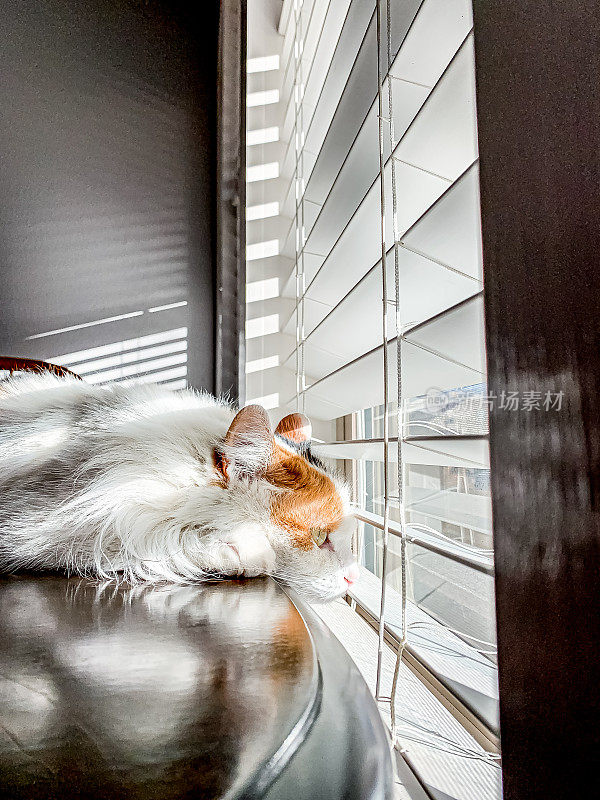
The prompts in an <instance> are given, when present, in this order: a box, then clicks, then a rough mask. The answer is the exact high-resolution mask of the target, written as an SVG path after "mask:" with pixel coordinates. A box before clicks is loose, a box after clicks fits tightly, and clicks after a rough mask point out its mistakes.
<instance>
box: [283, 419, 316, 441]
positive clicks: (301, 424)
mask: <svg viewBox="0 0 600 800" xmlns="http://www.w3.org/2000/svg"><path fill="white" fill-rule="evenodd" d="M275 433H278V434H279V435H280V436H283V437H285V438H286V439H290V440H291V441H292V442H296V443H297V444H306V443H307V442H310V440H311V437H312V425H311V423H310V420H309V418H308V417H307V416H306V415H305V414H300V413H299V412H297V413H295V414H288V415H287V417H284V418H283V419H282V420H281V422H280V423H279V425H278V426H277V427H276V428H275Z"/></svg>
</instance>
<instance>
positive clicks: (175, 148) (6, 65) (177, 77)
mask: <svg viewBox="0 0 600 800" xmlns="http://www.w3.org/2000/svg"><path fill="white" fill-rule="evenodd" d="M196 7H197V8H199V9H200V10H201V17H199V18H196V17H194V15H193V14H192V13H191V11H189V9H194V8H196ZM218 8H219V3H218V0H204V2H202V4H201V5H198V6H196V4H193V3H183V2H182V3H177V2H167V0H164V1H162V2H158V1H153V0H2V2H1V3H0V9H1V13H2V24H1V25H0V75H1V76H2V80H1V81H0V319H1V322H0V354H2V355H19V356H28V357H37V358H50V357H57V356H59V355H61V354H66V353H72V352H73V351H81V350H85V349H87V348H90V347H96V346H99V345H106V344H109V345H110V344H115V343H118V342H121V341H123V340H129V339H132V338H136V337H140V336H146V335H148V334H158V336H159V338H160V336H161V335H167V336H168V332H169V331H173V330H175V329H179V328H184V327H185V328H187V329H188V334H187V347H188V350H187V352H188V364H187V367H188V369H187V379H188V380H189V382H190V383H192V384H193V385H195V386H198V387H204V388H206V389H209V390H213V388H214V373H215V364H214V295H215V238H216V222H215V202H216V89H217V81H216V74H217V33H218ZM183 301H186V302H187V306H182V307H179V308H177V309H172V310H166V311H159V312H154V313H150V312H149V311H148V309H150V308H154V307H156V306H162V305H166V304H171V303H177V302H183ZM136 312H142V313H141V314H139V313H137V314H136V316H132V317H130V318H128V319H124V320H121V321H115V322H109V323H104V324H95V325H91V326H89V327H85V328H80V329H78V330H75V331H70V332H65V333H60V334H52V335H50V336H43V337H40V338H34V339H31V338H29V337H32V336H36V335H37V334H41V333H46V332H49V331H53V330H56V329H61V328H66V327H70V326H76V325H82V324H85V323H90V322H95V321H98V320H102V319H106V318H110V317H114V316H119V315H124V314H133V313H136ZM181 347H183V344H181V343H180V351H181ZM167 349H168V348H167ZM179 355H180V356H181V352H180V353H179ZM151 356H152V354H150V358H148V360H149V361H151V362H156V360H157V359H156V358H152V357H151ZM139 358H142V359H144V358H147V356H146V354H145V353H144V348H143V347H142V349H141V350H140V355H139ZM161 358H162V361H160V362H159V363H158V364H157V365H156V369H155V368H154V366H153V365H152V363H151V364H150V365H148V364H147V363H146V365H145V366H143V367H140V370H145V372H146V373H153V372H163V371H164V370H165V369H168V368H169V366H168V358H169V356H168V354H167V355H166V356H165V355H164V354H163V355H162V356H161ZM165 358H166V359H167V361H165V360H164V359H165ZM141 363H144V361H142V362H141ZM181 367H182V365H179V369H180V370H181ZM75 369H76V367H75ZM76 371H77V369H76Z"/></svg>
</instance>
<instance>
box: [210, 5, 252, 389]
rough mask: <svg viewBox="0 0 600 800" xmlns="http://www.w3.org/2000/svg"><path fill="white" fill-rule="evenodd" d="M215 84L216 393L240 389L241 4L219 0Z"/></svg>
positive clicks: (242, 376)
mask: <svg viewBox="0 0 600 800" xmlns="http://www.w3.org/2000/svg"><path fill="white" fill-rule="evenodd" d="M219 36H220V49H219V82H218V113H217V116H218V153H217V166H218V180H217V183H218V191H217V301H216V314H217V328H216V353H215V354H216V374H215V379H216V391H217V394H219V395H221V394H222V395H226V396H228V397H230V398H231V399H232V400H236V401H238V402H239V404H240V405H243V403H244V399H245V391H246V369H245V368H246V330H245V328H246V325H245V321H246V0H222V3H221V17H220V29H219Z"/></svg>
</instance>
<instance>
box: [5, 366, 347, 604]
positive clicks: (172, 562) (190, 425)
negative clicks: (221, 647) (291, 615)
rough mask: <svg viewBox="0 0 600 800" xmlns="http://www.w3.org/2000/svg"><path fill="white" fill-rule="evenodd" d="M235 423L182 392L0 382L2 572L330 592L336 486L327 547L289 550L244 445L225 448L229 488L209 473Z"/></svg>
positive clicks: (338, 564)
mask: <svg viewBox="0 0 600 800" xmlns="http://www.w3.org/2000/svg"><path fill="white" fill-rule="evenodd" d="M234 417H235V411H234V410H233V409H232V408H230V407H229V406H228V405H226V404H225V403H222V402H219V401H217V400H215V399H214V398H212V397H210V396H209V395H206V394H199V393H196V392H193V391H190V390H185V391H182V392H171V391H168V390H166V389H162V388H160V387H157V386H137V387H128V388H125V387H122V386H117V385H114V386H108V387H107V386H94V385H89V384H86V383H83V382H81V381H77V380H75V379H64V378H56V377H54V376H52V375H22V376H18V377H15V378H12V379H10V380H8V381H5V382H2V383H1V384H0V569H3V570H5V571H6V570H16V569H57V568H59V569H65V570H67V571H69V572H77V573H81V574H97V575H99V576H103V577H114V576H117V575H121V576H124V578H125V579H127V580H131V581H140V580H142V581H150V582H159V581H163V580H166V581H178V582H185V581H195V580H199V579H202V578H206V577H211V576H214V575H241V574H244V575H246V576H252V575H258V574H269V575H273V576H275V577H278V578H280V579H282V580H284V581H286V582H288V583H290V584H292V585H294V586H296V587H297V588H299V589H301V590H302V589H305V590H308V591H309V592H310V593H312V594H313V595H314V596H317V597H319V598H322V599H328V598H331V597H334V596H337V595H340V594H341V593H343V591H344V590H345V589H346V588H347V583H348V570H349V568H350V570H352V567H350V565H351V563H352V555H351V548H350V529H351V525H350V519H349V517H348V516H347V515H348V499H347V493H346V491H345V488H344V486H343V485H342V484H341V483H339V481H337V480H336V478H335V477H334V476H328V477H329V478H330V479H331V480H332V481H333V482H334V484H335V491H336V496H337V497H339V498H340V499H341V503H342V504H343V508H344V518H343V519H342V520H341V522H340V523H339V524H336V526H335V530H331V532H330V535H329V539H328V546H327V547H326V548H319V547H316V546H314V547H309V548H306V547H304V549H300V548H299V547H296V546H294V544H293V541H292V539H291V537H290V533H289V531H287V530H286V529H285V527H284V526H282V525H281V524H278V521H277V519H276V518H274V517H273V516H272V515H271V513H270V507H271V504H272V499H273V496H274V494H276V493H278V492H282V491H283V490H282V489H281V488H278V487H277V486H275V485H273V484H272V483H269V482H268V481H266V480H264V478H262V477H261V475H260V473H259V472H257V473H256V474H255V475H252V474H250V473H251V472H252V469H250V470H249V465H250V467H251V466H252V461H253V458H254V453H253V448H252V445H251V443H248V442H247V443H246V444H245V446H244V447H245V451H244V452H242V453H240V452H237V453H229V456H230V463H231V467H230V470H229V474H228V476H227V480H226V481H219V480H218V479H217V478H218V474H217V471H216V468H215V460H214V452H215V448H217V449H218V450H221V451H222V452H224V453H225V454H227V443H226V442H225V437H226V434H227V431H228V429H229V427H230V425H231V423H232V420H233V419H234ZM274 441H275V440H274ZM282 446H283V447H285V443H284V444H283V445H282ZM291 452H292V451H291ZM298 457H300V456H298ZM256 459H257V462H259V461H260V453H259V451H258V450H257V455H256ZM240 461H241V462H243V463H244V465H245V468H244V470H237V471H236V468H235V464H236V463H240ZM255 466H256V468H257V469H258V467H259V463H257V464H256V465H255ZM311 469H316V470H320V469H321V466H319V465H317V466H314V465H313V466H311Z"/></svg>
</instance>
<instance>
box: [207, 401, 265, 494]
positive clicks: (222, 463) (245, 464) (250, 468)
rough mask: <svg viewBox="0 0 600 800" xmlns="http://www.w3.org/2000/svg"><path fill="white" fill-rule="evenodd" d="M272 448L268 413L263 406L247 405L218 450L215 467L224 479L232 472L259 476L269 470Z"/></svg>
mask: <svg viewBox="0 0 600 800" xmlns="http://www.w3.org/2000/svg"><path fill="white" fill-rule="evenodd" d="M272 452H273V432H272V430H271V422H270V420H269V415H268V414H267V412H266V411H265V409H264V408H262V406H246V407H245V408H242V409H241V410H240V411H238V413H237V414H236V416H235V418H234V420H233V422H232V423H231V425H230V426H229V430H228V431H227V434H226V435H225V441H224V443H223V448H222V450H221V451H220V452H218V453H217V452H215V462H216V467H217V469H218V470H219V472H220V473H221V474H222V476H223V477H224V478H225V480H228V479H229V478H230V477H231V475H232V473H235V474H237V475H249V476H257V475H260V474H261V473H263V472H264V471H265V470H266V468H267V466H268V464H269V461H270V460H271V455H272Z"/></svg>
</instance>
